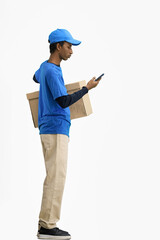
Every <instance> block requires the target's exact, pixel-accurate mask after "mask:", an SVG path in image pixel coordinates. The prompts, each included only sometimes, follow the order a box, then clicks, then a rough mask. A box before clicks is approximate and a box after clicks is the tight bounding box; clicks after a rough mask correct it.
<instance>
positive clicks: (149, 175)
mask: <svg viewBox="0 0 160 240" xmlns="http://www.w3.org/2000/svg"><path fill="white" fill-rule="evenodd" d="M159 12H160V7H159V1H155V0H152V1H149V0H146V1H142V0H134V1H129V0H128V1H127V0H122V1H118V0H109V1H102V0H99V1H87V0H81V1H73V0H68V1H64V0H61V1H53V0H52V1H51V0H46V1H42V0H33V1H31V0H30V1H22V0H21V1H20V0H14V1H11V0H5V1H1V3H0V26H1V31H0V36H1V37H0V42H1V44H0V53H1V56H0V68H1V72H0V76H1V78H0V83H1V87H0V111H1V117H0V129H1V139H0V146H1V148H0V149H1V150H0V238H1V239H5V240H8V239H17V240H19V239H23V240H32V239H36V233H37V226H38V215H39V210H40V204H41V195H42V185H43V180H44V177H45V168H44V160H43V155H42V149H41V143H40V138H39V133H38V130H37V129H35V128H34V127H33V123H32V118H31V114H30V109H29V104H28V100H27V98H26V93H29V92H33V91H37V90H38V87H39V86H38V85H37V84H36V83H34V82H33V81H32V76H33V74H34V72H35V71H36V70H37V69H38V68H39V65H40V64H41V62H43V61H45V60H47V59H48V57H49V47H48V42H47V41H48V35H49V34H50V32H51V31H53V30H55V29H56V28H66V29H68V30H69V31H70V32H71V33H72V35H73V37H74V38H77V39H79V40H81V41H82V44H81V45H80V46H78V47H73V51H74V54H73V56H72V58H71V59H69V60H68V61H67V62H62V64H61V67H62V70H63V75H64V79H65V83H66V84H67V83H71V82H75V81H81V80H86V81H88V80H90V79H91V78H92V77H93V76H98V75H100V74H101V73H103V72H104V73H105V77H104V78H103V79H102V81H101V83H100V84H99V86H98V87H97V88H96V89H94V90H91V91H90V92H89V95H90V99H91V103H92V107H93V114H92V115H90V116H89V117H86V118H81V119H77V120H73V121H72V127H71V131H70V143H69V160H68V175H67V181H66V186H65V192H64V197H63V205H62V212H61V220H60V222H59V224H58V227H60V228H62V229H64V230H67V231H69V232H70V233H71V234H72V239H73V240H82V239H84V240H85V239H86V240H88V239H92V240H95V239H96V240H97V239H106V240H135V239H136V240H142V239H145V240H153V239H154V240H159V239H160V191H159V188H160V151H159V146H160V111H159V105H160V70H159V69H160V34H159V28H160V14H159Z"/></svg>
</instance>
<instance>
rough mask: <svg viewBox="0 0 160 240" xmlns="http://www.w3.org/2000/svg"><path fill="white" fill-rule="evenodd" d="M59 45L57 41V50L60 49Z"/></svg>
mask: <svg viewBox="0 0 160 240" xmlns="http://www.w3.org/2000/svg"><path fill="white" fill-rule="evenodd" d="M61 47H62V46H61V45H60V44H59V43H57V50H58V51H59V50H60V49H61Z"/></svg>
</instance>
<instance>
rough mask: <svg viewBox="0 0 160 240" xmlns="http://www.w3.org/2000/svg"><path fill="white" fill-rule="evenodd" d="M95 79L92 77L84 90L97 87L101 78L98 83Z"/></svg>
mask: <svg viewBox="0 0 160 240" xmlns="http://www.w3.org/2000/svg"><path fill="white" fill-rule="evenodd" d="M95 79H96V78H95V77H93V78H92V79H91V80H90V81H89V82H88V83H87V85H86V88H88V91H89V90H90V89H92V88H95V87H97V85H98V84H99V81H100V80H101V78H100V79H99V80H98V81H95Z"/></svg>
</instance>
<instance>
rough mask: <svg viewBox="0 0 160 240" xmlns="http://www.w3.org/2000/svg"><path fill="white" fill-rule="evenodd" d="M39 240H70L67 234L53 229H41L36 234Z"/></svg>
mask: <svg viewBox="0 0 160 240" xmlns="http://www.w3.org/2000/svg"><path fill="white" fill-rule="evenodd" d="M37 237H38V238H39V239H54V240H66V239H71V235H70V234H69V233H68V232H65V231H63V230H60V229H59V228H57V227H55V228H52V229H46V228H43V227H41V228H40V230H39V231H38V233H37Z"/></svg>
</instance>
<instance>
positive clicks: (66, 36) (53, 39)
mask: <svg viewBox="0 0 160 240" xmlns="http://www.w3.org/2000/svg"><path fill="white" fill-rule="evenodd" d="M48 41H49V43H50V44H51V43H57V42H62V41H66V42H69V43H71V44H72V45H74V46H77V45H79V44H80V43H81V41H78V40H76V39H74V38H73V37H72V35H71V34H70V32H68V31H67V30H66V29H57V30H55V31H53V32H51V34H50V35H49V38H48Z"/></svg>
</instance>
